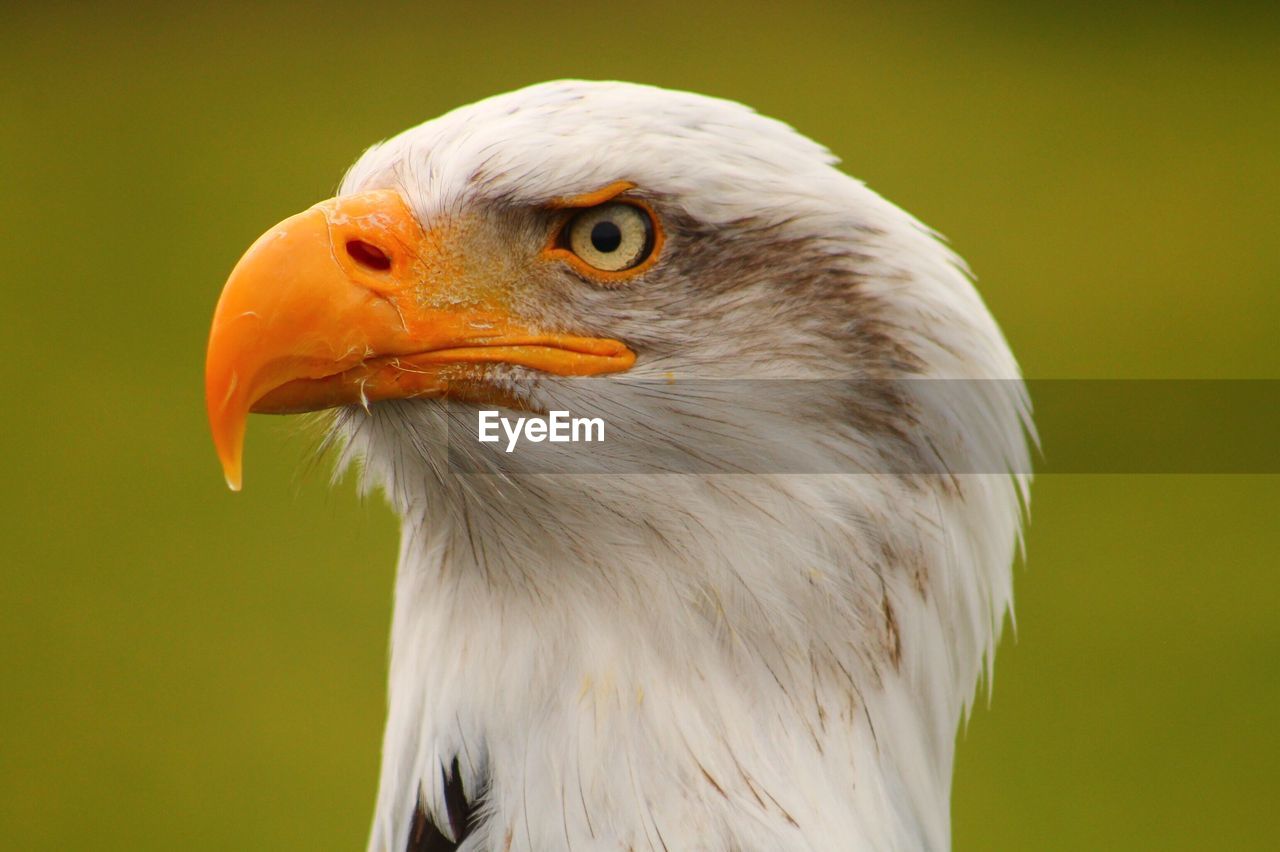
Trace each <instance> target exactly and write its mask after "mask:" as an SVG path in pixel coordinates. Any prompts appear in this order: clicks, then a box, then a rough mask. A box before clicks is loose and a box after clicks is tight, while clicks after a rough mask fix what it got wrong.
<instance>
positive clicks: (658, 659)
mask: <svg viewBox="0 0 1280 852" xmlns="http://www.w3.org/2000/svg"><path fill="white" fill-rule="evenodd" d="M834 162H835V160H834V158H833V157H832V156H831V154H830V153H828V152H827V151H826V149H824V148H822V147H821V146H819V145H817V144H815V143H814V142H812V141H810V140H808V139H805V138H804V137H802V136H800V135H799V134H797V133H796V132H794V131H793V130H791V129H790V128H789V127H787V126H786V125H784V124H781V123H779V122H777V121H773V120H771V119H767V118H764V117H761V116H759V115H757V114H756V113H754V112H752V111H751V110H749V109H747V108H745V107H743V106H740V105H738V104H734V103H730V102H727V101H721V100H715V99H711V98H706V97H702V96H698V95H692V94H685V93H677V92H670V91H664V90H661V89H656V88H649V87H643V86H636V85H628V84H618V83H586V82H557V83H548V84H544V85H540V86H534V87H531V88H528V89H524V90H521V91H517V92H514V93H511V94H507V95H502V96H499V97H495V98H491V99H488V100H485V101H482V102H480V103H477V104H474V105H471V106H468V107H464V108H461V109H458V110H455V111H453V112H450V113H448V114H447V115H444V116H442V117H440V118H438V119H435V120H433V121H430V122H427V123H426V124H423V125H421V126H419V127H417V128H414V129H412V130H409V131H406V132H405V133H403V134H401V135H399V136H397V137H395V138H394V139H391V140H389V141H387V142H385V143H383V144H381V145H378V146H376V147H374V148H372V149H370V150H369V151H368V152H367V153H365V155H364V156H363V157H361V159H360V160H359V162H357V163H356V164H355V166H354V167H353V168H352V169H351V170H350V172H349V173H348V175H347V177H346V179H345V180H344V182H343V187H342V189H343V192H344V193H354V192H360V191H364V190H368V189H374V188H383V187H395V188H398V189H400V190H401V192H402V193H403V194H404V196H405V197H406V198H407V199H408V200H409V202H410V204H411V206H412V208H413V210H414V212H415V213H416V215H417V216H418V218H419V219H420V220H421V221H422V222H423V223H424V225H428V226H430V225H431V224H434V223H437V222H439V221H442V220H446V219H451V218H459V217H465V216H471V215H484V216H503V215H507V214H508V212H510V211H515V212H512V213H511V215H519V211H521V210H525V209H534V208H538V207H540V206H542V205H545V204H546V203H547V202H548V201H550V200H551V199H554V198H560V197H566V196H573V195H576V194H580V193H585V192H589V191H591V190H594V189H597V188H598V187H600V186H602V185H605V184H608V183H610V182H613V181H617V180H628V181H631V182H633V183H634V184H636V186H637V188H638V191H639V192H643V193H646V194H648V196H649V197H651V198H653V199H655V200H656V202H655V203H656V204H657V206H659V207H660V208H661V209H662V210H663V211H664V212H665V213H666V214H667V215H669V216H670V217H671V228H672V230H673V232H674V233H673V236H672V238H671V239H670V240H669V241H668V246H667V256H668V257H669V259H670V262H669V264H668V268H667V269H666V271H665V272H657V271H655V276H654V281H653V283H652V285H650V284H649V283H647V282H646V284H645V287H644V288H642V289H643V290H644V292H631V291H621V290H619V291H613V290H601V289H598V288H594V289H593V288H590V287H588V286H586V285H580V286H579V288H578V290H573V289H569V290H565V291H564V293H562V294H561V295H562V296H563V300H562V301H565V302H566V305H562V306H560V307H559V308H557V307H546V306H542V308H541V309H544V310H546V311H547V312H548V313H547V314H545V316H546V317H547V318H548V321H549V322H550V321H555V322H559V323H562V324H563V323H565V322H568V321H570V320H571V321H573V322H577V323H579V324H589V325H591V326H592V328H591V329H589V331H590V332H591V333H595V332H598V331H600V330H602V329H607V333H608V334H609V335H610V336H613V337H616V338H618V339H621V340H624V341H626V342H627V343H628V345H630V346H632V348H634V349H635V350H636V351H637V353H638V355H639V360H638V362H637V364H636V367H635V368H634V369H633V370H632V371H631V372H630V373H629V374H627V375H628V381H615V380H613V379H611V378H601V379H592V380H588V381H585V382H583V381H577V382H573V381H568V380H559V379H555V378H554V377H553V378H547V377H542V376H529V375H526V374H525V373H524V372H522V371H519V370H516V371H513V372H512V373H511V375H510V377H509V379H510V381H511V382H513V383H514V385H513V386H518V387H519V388H520V389H521V390H522V392H524V393H526V394H527V395H528V396H529V397H530V398H531V399H536V400H537V401H538V404H539V405H540V406H547V407H549V406H550V405H551V404H555V405H556V407H564V408H573V407H575V406H576V405H580V404H588V403H589V404H590V405H592V406H593V407H594V408H595V409H596V410H597V411H613V412H615V413H620V412H623V411H634V410H636V408H637V406H638V407H639V408H640V409H641V410H644V411H646V412H648V413H649V414H650V415H651V416H652V419H651V420H649V421H648V422H656V423H660V424H663V429H664V430H665V432H666V438H667V440H670V439H671V437H672V436H673V435H674V436H676V437H677V438H678V439H679V441H694V442H696V441H698V440H699V437H700V433H705V431H706V430H707V429H708V428H709V427H708V426H707V425H706V423H705V422H704V421H703V420H702V419H700V418H699V417H698V416H696V415H697V413H698V412H697V411H695V410H693V409H692V408H691V405H690V401H689V399H688V398H685V397H682V396H681V395H680V393H679V392H678V391H677V390H672V391H671V393H670V394H663V393H659V392H655V391H654V390H653V385H651V384H650V385H644V388H643V389H642V388H641V387H640V385H637V384H635V383H630V382H629V380H631V379H636V378H639V379H645V378H649V379H654V378H659V377H663V376H666V375H668V374H671V373H674V374H676V375H678V376H679V377H680V378H681V379H684V378H686V377H692V378H694V379H701V378H741V377H744V376H747V377H750V378H752V379H769V378H785V379H797V378H799V379H819V380H827V379H833V378H854V379H871V380H874V381H877V382H880V381H895V380H900V379H953V380H976V381H974V382H972V383H971V384H969V385H967V386H966V387H967V390H966V391H965V393H964V394H962V396H963V397H964V400H963V401H961V402H959V403H956V402H955V401H954V400H952V401H950V402H945V403H937V402H935V403H933V404H930V405H920V404H919V402H920V400H919V399H918V397H917V395H916V394H915V392H914V391H908V392H907V393H906V394H905V396H903V397H901V398H896V399H897V402H899V403H901V404H902V405H903V406H904V408H912V409H913V413H911V414H910V416H908V414H907V413H906V412H905V411H900V412H895V411H885V410H883V408H880V409H877V408H876V407H875V403H877V402H878V403H880V404H881V405H883V403H884V401H885V400H884V399H883V398H881V397H876V398H874V399H872V398H866V399H864V398H861V397H859V396H858V391H856V390H854V391H849V390H844V391H840V390H835V389H834V388H836V387H837V385H836V384H835V383H830V384H831V387H832V388H833V389H832V390H831V391H830V394H829V395H828V396H825V397H824V398H822V399H813V400H812V403H813V405H812V407H810V408H809V409H807V410H797V408H796V406H795V404H794V399H793V398H788V397H787V396H786V395H785V394H780V395H779V397H778V399H776V400H774V399H770V398H769V397H767V396H763V395H762V396H761V397H760V398H758V399H757V400H756V403H755V405H754V407H753V410H752V413H753V415H754V416H755V418H756V420H755V422H754V425H753V426H752V428H751V429H750V430H745V429H744V431H743V432H742V434H740V435H736V436H733V435H731V436H729V437H728V439H726V440H723V441H721V443H720V444H716V445H717V446H720V445H723V444H726V443H727V444H728V445H733V444H734V442H735V441H736V442H737V443H738V446H737V449H738V450H745V451H747V452H748V453H754V454H755V455H756V457H757V458H758V459H761V460H762V461H761V467H759V468H757V469H758V470H761V471H769V470H777V471H789V470H806V471H815V470H823V469H830V470H839V471H844V473H840V474H837V475H810V474H794V473H785V472H784V473H767V472H762V473H755V474H749V475H711V474H708V473H705V472H704V473H700V474H665V475H664V474H658V473H633V474H631V475H628V476H612V477H597V476H584V475H571V474H561V475H545V474H544V475H519V476H506V477H497V476H486V475H464V474H461V473H458V472H456V471H453V470H450V469H449V466H448V463H447V460H446V459H445V457H444V455H443V451H442V449H441V447H442V444H441V441H440V436H441V434H442V433H441V430H442V429H444V428H446V426H447V424H448V422H449V419H450V417H451V416H452V415H451V414H450V411H449V410H448V409H447V407H446V406H445V404H443V403H439V402H430V401H416V402H414V401H402V402H395V403H384V404H381V405H378V406H375V407H374V408H373V409H372V412H371V413H369V414H366V413H365V412H363V411H352V412H345V413H344V414H342V415H341V416H340V418H339V421H338V425H337V434H338V435H339V437H340V439H341V440H343V441H344V442H345V445H346V448H347V449H346V458H347V459H348V460H350V459H353V458H359V459H362V460H363V462H364V469H365V475H366V478H367V481H368V482H369V483H371V484H375V485H379V486H382V487H384V488H385V490H386V491H387V493H388V495H389V496H390V498H391V499H392V501H393V503H394V504H395V506H396V508H397V509H398V510H399V512H400V513H401V515H402V517H403V522H404V527H403V540H402V546H401V557H400V568H399V576H398V580H397V586H396V604H395V618H394V627H393V637H392V661H391V672H390V712H389V718H388V722H387V729H386V735H385V742H384V749H383V768H382V777H381V783H380V790H379V794H378V802H377V809H376V814H375V818H374V825H373V831H372V836H371V838H370V849H371V850H394V852H400V850H403V849H405V848H406V844H407V843H408V841H409V837H410V832H411V829H412V824H413V820H414V814H415V810H416V809H417V808H418V807H419V803H420V802H421V805H422V809H423V812H424V813H425V815H426V816H427V818H428V819H430V820H431V821H432V822H434V823H435V825H437V826H439V827H440V830H441V832H442V833H443V834H445V835H446V836H453V834H454V829H453V828H451V827H450V825H451V823H450V815H449V802H448V801H447V799H448V795H449V794H448V791H447V790H446V787H447V786H448V780H449V779H448V776H449V773H450V770H451V768H452V766H453V764H454V761H455V760H456V761H457V765H458V769H459V772H460V780H461V785H462V788H463V789H464V790H465V792H466V795H467V796H468V797H469V798H471V799H473V800H475V801H478V802H479V810H478V817H477V818H476V820H475V821H474V822H473V825H472V827H471V830H470V833H469V834H468V835H467V836H466V839H465V841H464V843H463V845H462V848H464V849H468V850H480V849H486V850H487V849H494V850H498V849H511V850H545V849H557V848H573V849H575V850H588V849H622V848H635V849H641V848H653V849H663V848H666V849H706V850H793V849H794V850H799V849H813V850H821V849H837V848H841V849H919V848H930V849H940V848H945V847H947V846H948V845H949V833H950V829H949V798H950V783H951V769H952V758H953V753H954V740H955V735H956V729H957V726H958V724H959V722H960V720H961V718H962V716H963V714H964V713H965V712H966V711H967V708H968V706H969V703H970V702H971V700H972V698H973V695H974V690H975V686H976V684H977V682H978V680H979V678H980V676H981V674H982V671H983V667H984V662H985V663H987V664H989V663H990V661H991V659H992V655H993V653H994V649H995V645H996V642H997V640H998V638H999V634H1000V630H1001V625H1002V622H1003V620H1004V615H1005V613H1006V611H1007V610H1008V608H1009V606H1010V603H1011V577H1010V566H1011V562H1012V560H1013V557H1014V553H1015V548H1016V546H1017V542H1018V538H1019V529H1020V520H1021V503H1022V501H1024V500H1025V495H1026V487H1027V484H1028V479H1027V476H1026V474H1025V471H1027V470H1028V461H1027V447H1026V440H1025V437H1024V431H1023V430H1024V423H1025V422H1026V419H1027V405H1026V400H1025V396H1024V393H1023V390H1022V385H1021V382H1020V381H1019V380H1018V369H1017V366H1016V363H1015V361H1014V359H1013V357H1012V356H1011V354H1010V353H1009V351H1008V348H1007V346H1006V344H1005V342H1004V340H1003V338H1002V336H1001V335H1000V333H999V331H998V329H997V327H996V325H995V323H994V322H993V320H992V319H991V317H990V315H989V314H988V312H987V311H986V309H985V307H984V306H983V304H982V302H981V300H980V298H979V297H978V295H977V293H976V292H975V290H974V288H973V287H972V285H971V283H970V282H969V280H968V278H967V276H966V274H965V272H964V269H963V267H962V265H961V263H960V261H958V259H957V258H956V257H955V256H954V255H953V254H952V253H951V252H950V251H948V250H947V249H946V248H945V247H944V246H942V245H941V244H940V243H939V242H938V241H937V239H936V238H935V236H934V235H933V234H932V233H931V232H930V231H928V230H927V229H926V228H924V227H923V226H922V225H920V224H919V223H918V222H917V221H916V220H914V219H913V218H912V217H910V216H909V215H908V214H906V213H904V212H903V211H901V210H899V209H898V208H897V207H895V206H893V205H892V204H890V203H888V202H886V201H885V200H883V199H881V198H880V197H879V196H877V195H876V194H875V193H873V192H871V191H870V190H868V189H867V188H866V187H865V186H863V185H862V184H861V183H859V182H858V181H856V180H854V179H852V178H850V177H848V176H846V175H844V174H842V173H840V172H839V171H837V170H836V169H835V168H834ZM784 258H787V259H786V260H785V262H780V261H784ZM579 290H580V291H581V292H579ZM565 293H567V294H569V295H564V294H565ZM556 311H559V313H556ZM567 317H568V318H570V319H567ZM708 387H710V388H714V387H715V385H714V384H708V385H704V386H700V391H699V393H700V396H699V398H698V400H697V402H698V406H700V407H702V410H705V406H707V405H708V404H710V405H713V406H714V404H716V402H717V400H715V399H711V400H708V398H707V396H708V395H711V396H712V397H714V396H715V393H716V392H715V391H714V390H708V389H707V388H708ZM975 388H976V389H977V390H975ZM726 394H728V391H726ZM719 402H721V403H723V404H724V405H725V406H731V405H733V404H734V403H733V401H732V400H731V399H729V398H727V397H726V399H724V400H719ZM864 411H865V412H866V413H865V416H863V415H862V412H864ZM850 412H853V415H852V416H850ZM803 417H809V418H812V419H813V422H816V423H817V424H818V425H819V426H821V427H823V428H814V427H813V425H812V422H811V423H810V425H809V426H808V427H806V428H798V426H799V424H798V419H799V418H803ZM895 430H898V432H897V433H895ZM902 430H906V433H907V437H906V438H905V439H902V440H897V441H896V443H895V440H894V439H893V436H894V435H895V434H899V437H901V432H902ZM768 434H787V435H789V436H792V437H791V438H789V439H788V441H786V442H784V443H785V446H779V445H778V444H777V443H776V442H775V443H769V442H761V441H760V440H759V439H760V436H761V435H768ZM633 437H635V438H636V440H637V441H639V442H640V443H641V444H642V445H644V444H645V442H646V441H647V442H648V446H649V447H650V448H651V449H652V450H653V452H654V454H655V456H657V455H660V454H661V452H662V447H661V445H660V443H659V438H655V437H652V436H645V435H634V436H633ZM701 437H704V438H705V437H706V435H705V434H702V435H701ZM718 437H719V438H723V437H724V436H723V435H719V436H718ZM710 445H711V444H710V443H709V442H708V443H704V444H703V446H710ZM891 445H892V446H891ZM926 446H927V447H929V448H930V452H932V456H931V458H932V459H933V461H934V462H936V463H937V470H939V471H945V470H952V471H964V470H978V471H979V473H959V474H956V475H943V474H925V473H921V472H920V470H919V469H915V470H913V471H912V472H911V473H910V474H909V475H899V474H893V473H889V472H886V471H887V470H888V468H886V463H887V462H886V460H887V459H889V458H890V457H896V456H895V454H901V453H906V454H907V455H908V456H910V455H911V453H912V452H915V451H919V450H921V449H922V448H923V447H926ZM973 458H983V459H989V460H994V461H995V464H994V465H993V466H987V467H973V466H971V465H970V466H968V467H966V460H969V459H973ZM833 460H835V461H833ZM619 461H624V460H619ZM625 462H626V463H627V464H632V463H634V462H635V459H634V458H628V459H626V460H625ZM774 464H776V465H777V466H776V467H771V466H770V465H774ZM824 464H831V465H833V466H832V467H830V468H823V465H824ZM1004 470H1007V471H1008V472H1009V473H1011V474H1012V475H1009V474H1007V473H1001V472H1000V471H1004ZM848 471H866V472H864V473H849V472H848Z"/></svg>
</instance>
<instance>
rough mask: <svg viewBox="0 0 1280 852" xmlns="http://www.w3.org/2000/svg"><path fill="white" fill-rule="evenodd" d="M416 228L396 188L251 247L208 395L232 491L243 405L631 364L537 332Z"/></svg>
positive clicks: (453, 250)
mask: <svg viewBox="0 0 1280 852" xmlns="http://www.w3.org/2000/svg"><path fill="white" fill-rule="evenodd" d="M454 242H458V241H456V240H454V239H452V238H451V234H450V233H449V232H445V231H437V230H424V229H423V228H422V227H421V226H420V225H419V224H418V222H417V220H416V219H415V217H414V215H413V213H412V212H411V211H410V210H409V207H408V205H406V204H405V202H404V199H403V198H402V197H401V196H400V194H399V193H398V192H396V191H394V190H378V191H375V192H367V193H363V194H360V195H354V196H348V197H345V198H336V199H331V200H329V201H325V202H323V203H321V204H317V205H316V206H315V207H312V208H311V209H310V210H307V211H306V212H304V213H299V214H298V215H297V216H293V217H291V218H289V219H286V220H284V221H283V222H281V223H280V224H279V225H276V226H275V227H274V228H272V229H271V230H269V231H267V232H266V233H265V234H263V235H262V236H261V237H259V238H258V240H257V241H256V242H255V243H254V244H253V245H252V246H250V248H249V250H248V251H247V252H246V253H245V255H244V257H243V258H241V259H240V262H239V263H238V264H236V267H235V269H234V270H233V271H232V273H231V277H230V278H229V279H228V280H227V284H226V287H225V288H224V289H223V291H222V297H221V298H220V299H219V300H218V307H217V309H216V310H215V311H214V315H213V328H212V330H211V331H210V334H209V352H208V360H207V363H206V368H205V403H206V405H207V406H208V410H209V423H210V425H211V426H212V428H213V440H214V444H215V445H216V447H217V451H218V457H219V459H220V460H221V462H222V469H223V472H224V473H225V474H226V478H227V485H228V486H230V487H231V489H232V490H236V491H238V490H239V489H240V482H241V455H242V449H243V444H244V431H245V421H246V419H247V418H248V414H249V412H250V411H260V412H270V413H289V412H297V411H314V410H317V409H321V408H331V407H334V406H339V405H348V404H353V403H361V404H368V403H370V402H375V401H378V400H383V399H399V398H404V397H411V396H438V395H441V394H444V393H446V392H447V391H448V385H449V382H450V380H460V379H461V380H465V379H467V378H475V377H477V375H478V373H477V371H478V370H480V369H481V368H480V367H478V366H477V365H483V364H487V363H497V362H503V363H509V364H519V365H523V366H526V367H531V368H533V369H537V370H543V371H546V372H550V373H556V374H558V375H565V376H589V375H596V374H600V373H611V372H617V371H619V370H626V369H628V368H629V367H630V366H631V365H632V363H634V361H635V355H634V354H633V353H632V352H631V351H630V350H629V349H627V347H626V346H625V345H623V344H622V343H620V342H618V341H616V340H605V339H598V338H584V337H573V336H570V335H564V334H549V333H543V332H540V331H538V330H536V329H533V328H529V327H528V326H527V325H525V324H523V323H521V322H519V321H518V320H516V319H515V318H514V317H513V316H512V315H511V314H510V312H509V311H508V310H507V309H506V308H505V302H506V300H505V299H504V294H503V293H501V292H497V291H495V288H494V287H492V286H487V282H486V281H485V276H484V275H483V274H480V275H477V274H475V273H474V272H470V271H468V270H470V269H471V268H473V267H474V262H472V263H469V262H468V261H467V259H466V258H465V256H464V251H463V248H462V246H460V245H455V244H454Z"/></svg>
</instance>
